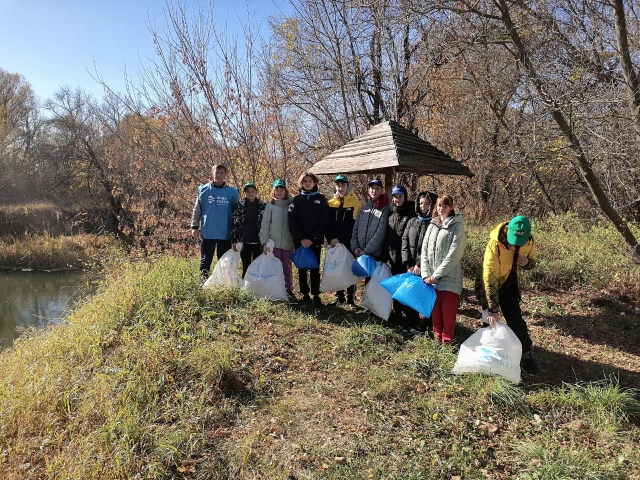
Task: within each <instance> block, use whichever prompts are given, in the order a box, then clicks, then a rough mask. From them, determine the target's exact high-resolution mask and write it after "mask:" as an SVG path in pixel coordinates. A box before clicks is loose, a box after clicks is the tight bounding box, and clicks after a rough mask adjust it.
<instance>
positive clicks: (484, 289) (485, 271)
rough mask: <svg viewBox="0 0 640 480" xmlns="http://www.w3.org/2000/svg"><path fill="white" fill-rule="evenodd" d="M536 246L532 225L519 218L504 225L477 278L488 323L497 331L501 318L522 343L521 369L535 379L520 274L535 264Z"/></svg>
mask: <svg viewBox="0 0 640 480" xmlns="http://www.w3.org/2000/svg"><path fill="white" fill-rule="evenodd" d="M536 259H537V253H536V245H535V242H534V240H533V236H532V235H531V222H530V221H529V219H528V218H527V217H525V216H523V215H518V216H517V217H514V218H512V219H511V221H510V222H508V223H507V222H502V223H500V224H499V225H498V226H496V227H495V228H494V229H493V230H492V231H491V233H490V235H489V243H487V247H486V249H485V251H484V261H483V263H482V267H481V268H480V270H479V274H478V276H477V277H476V288H475V290H476V296H477V297H478V300H479V301H480V305H481V306H482V308H483V310H484V312H483V317H486V321H487V323H489V325H491V326H492V327H495V325H496V322H497V321H498V320H499V318H500V312H502V315H503V316H504V320H505V322H506V323H507V325H508V326H509V328H511V330H513V333H515V334H516V336H517V337H518V338H519V339H520V343H522V368H524V370H525V371H526V372H527V373H530V374H532V375H534V374H536V373H538V365H537V364H536V362H535V360H534V358H533V353H532V352H531V346H532V345H533V342H532V341H531V337H530V336H529V330H528V328H527V323H526V322H525V321H524V318H523V317H522V310H520V298H521V297H520V288H519V285H518V277H519V276H520V270H521V269H525V270H529V269H531V268H533V267H534V266H535V264H536Z"/></svg>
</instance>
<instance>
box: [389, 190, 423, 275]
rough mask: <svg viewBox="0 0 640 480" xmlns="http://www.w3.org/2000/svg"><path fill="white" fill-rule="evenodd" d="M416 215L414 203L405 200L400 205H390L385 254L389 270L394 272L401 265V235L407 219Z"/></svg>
mask: <svg viewBox="0 0 640 480" xmlns="http://www.w3.org/2000/svg"><path fill="white" fill-rule="evenodd" d="M415 216H416V211H415V203H414V202H412V201H411V200H405V201H404V203H403V204H402V205H400V206H399V207H396V206H395V205H391V212H390V214H389V224H388V226H387V248H386V251H387V254H388V259H389V263H390V264H391V271H392V272H394V273H395V271H396V270H398V267H400V266H401V265H402V236H403V235H404V230H405V228H407V224H408V223H409V220H410V219H411V218H413V217H415Z"/></svg>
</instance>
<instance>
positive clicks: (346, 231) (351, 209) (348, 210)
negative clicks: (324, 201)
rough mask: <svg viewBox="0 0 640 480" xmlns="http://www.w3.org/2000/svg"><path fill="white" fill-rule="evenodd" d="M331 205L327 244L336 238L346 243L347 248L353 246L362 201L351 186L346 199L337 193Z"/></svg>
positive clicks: (330, 201) (330, 202) (331, 200)
mask: <svg viewBox="0 0 640 480" xmlns="http://www.w3.org/2000/svg"><path fill="white" fill-rule="evenodd" d="M328 204H329V221H328V223H327V231H326V233H325V237H326V238H327V242H330V241H331V240H333V239H334V238H337V239H338V240H340V243H344V244H345V245H346V246H347V248H349V246H350V245H351V234H352V233H353V226H354V225H355V223H356V218H358V214H359V213H360V210H361V209H362V205H361V204H360V200H358V198H357V197H356V195H355V194H354V193H353V190H352V189H351V186H349V189H348V190H347V193H346V194H345V195H344V197H340V196H339V195H338V193H337V192H336V193H335V194H334V195H333V198H331V199H330V200H329V202H328Z"/></svg>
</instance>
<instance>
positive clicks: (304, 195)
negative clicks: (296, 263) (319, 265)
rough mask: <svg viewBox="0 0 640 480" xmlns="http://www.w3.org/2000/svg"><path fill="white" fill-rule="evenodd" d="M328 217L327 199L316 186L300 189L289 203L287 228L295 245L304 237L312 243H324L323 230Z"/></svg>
mask: <svg viewBox="0 0 640 480" xmlns="http://www.w3.org/2000/svg"><path fill="white" fill-rule="evenodd" d="M328 218H329V207H328V206H327V199H326V198H325V196H324V195H322V194H321V193H320V192H319V191H318V186H317V185H314V187H313V188H312V189H311V190H310V191H308V192H307V191H306V190H303V189H300V194H299V195H296V196H295V197H293V202H291V205H289V230H290V231H291V236H292V237H293V243H294V244H295V245H296V246H299V245H300V242H302V240H304V239H305V238H308V239H309V240H311V241H312V242H313V244H314V245H322V244H323V243H324V232H325V229H326V227H327V220H328Z"/></svg>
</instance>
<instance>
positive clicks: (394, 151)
mask: <svg viewBox="0 0 640 480" xmlns="http://www.w3.org/2000/svg"><path fill="white" fill-rule="evenodd" d="M393 167H395V169H396V171H399V172H416V173H423V174H427V173H436V174H438V173H439V174H447V175H466V176H468V177H472V176H473V173H471V170H469V168H468V167H467V166H466V165H463V164H462V163H460V162H458V161H456V160H454V159H453V158H451V157H450V156H449V155H447V154H446V153H444V152H442V151H441V150H438V149H437V148H436V147H434V146H433V145H431V144H430V143H429V142H427V141H426V140H422V139H421V138H420V137H418V136H417V135H415V134H413V133H411V132H410V131H409V130H407V129H406V128H404V127H403V126H401V125H400V124H399V123H396V122H394V121H389V122H384V123H380V124H378V125H376V126H374V127H371V129H369V130H368V131H367V132H365V133H364V134H362V135H360V136H359V137H357V138H355V139H353V140H351V141H350V142H348V143H347V144H345V145H343V146H342V147H340V148H339V149H338V150H336V151H335V152H333V153H331V154H330V155H327V156H326V157H324V158H323V159H322V160H320V161H318V162H317V163H315V164H314V165H313V167H311V169H310V170H311V171H312V172H313V173H315V174H317V175H323V174H334V173H364V172H378V171H381V170H383V169H386V168H393Z"/></svg>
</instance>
